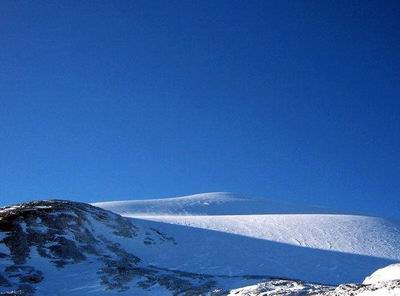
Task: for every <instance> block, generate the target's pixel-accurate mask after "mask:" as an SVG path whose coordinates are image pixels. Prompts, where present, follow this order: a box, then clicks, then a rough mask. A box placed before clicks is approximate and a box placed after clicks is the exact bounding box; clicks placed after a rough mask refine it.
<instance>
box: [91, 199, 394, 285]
mask: <svg viewBox="0 0 400 296" xmlns="http://www.w3.org/2000/svg"><path fill="white" fill-rule="evenodd" d="M96 205H97V206H100V207H103V208H105V209H108V210H111V211H115V212H117V213H120V214H122V215H123V216H126V217H131V218H134V219H135V221H137V222H135V223H145V224H146V223H150V221H153V222H152V223H153V224H152V225H154V226H153V227H155V228H157V229H161V230H162V231H163V232H166V233H170V234H171V235H172V236H173V237H175V238H176V241H177V243H178V244H177V246H176V248H174V249H173V250H172V249H169V248H165V249H163V252H162V253H157V252H155V253H154V254H152V258H153V260H154V261H155V262H157V264H159V265H160V266H167V264H169V266H170V267H173V268H177V269H179V270H185V271H190V272H200V273H208V274H229V275H242V274H257V275H266V274H267V275H272V276H278V277H285V278H296V279H301V280H307V281H313V282H321V283H329V284H339V283H345V282H359V281H362V280H363V279H364V278H365V277H366V276H367V275H368V274H371V273H372V272H373V271H375V270H376V269H377V268H381V267H383V266H386V265H389V264H391V263H394V262H397V261H400V247H399V246H400V223H399V222H397V221H391V220H387V219H383V218H376V217H366V216H357V215H343V214H338V213H335V212H334V211H330V210H327V209H322V208H318V207H314V206H313V207H304V206H301V207H300V206H299V207H297V206H296V205H293V204H281V203H278V202H272V201H269V200H261V199H255V200H253V199H251V198H246V197H243V196H239V195H235V194H229V193H209V194H199V195H192V196H187V197H178V198H169V199H155V200H143V201H142V200H138V201H121V202H108V203H97V204H96ZM137 219H141V220H143V222H140V221H139V220H137ZM144 220H146V221H144Z"/></svg>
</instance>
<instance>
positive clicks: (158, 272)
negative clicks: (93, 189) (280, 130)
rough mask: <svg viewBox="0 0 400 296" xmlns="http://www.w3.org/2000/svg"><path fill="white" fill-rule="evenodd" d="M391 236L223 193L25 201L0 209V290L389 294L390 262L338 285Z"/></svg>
mask: <svg viewBox="0 0 400 296" xmlns="http://www.w3.org/2000/svg"><path fill="white" fill-rule="evenodd" d="M399 242H400V224H399V223H398V222H397V221H392V220H387V219H383V218H376V217H366V216H357V215H354V214H351V215H350V214H345V215H344V214H339V213H335V212H330V211H329V210H327V209H320V208H318V207H296V206H295V205H287V204H279V203H276V202H270V201H264V200H255V199H250V198H246V197H243V196H239V195H234V194H228V193H211V194H200V195H194V196H188V197H179V198H170V199H156V200H145V201H121V202H107V203H98V204H94V205H89V204H85V203H78V202H72V201H63V200H51V201H37V202H29V203H24V204H20V205H15V206H9V207H5V208H1V209H0V295H44V296H47V295H68V296H71V295H72V296H73V295H86V294H90V295H100V296H103V295H114V294H115V295H121V296H123V295H139V296H141V295H143V296H148V295H214V296H215V295H293V296H294V295H300V294H301V295H321V296H322V295H325V296H334V295H336V296H342V295H358V294H359V293H370V292H373V293H375V292H376V291H381V292H382V291H384V292H385V293H386V294H382V295H397V294H388V293H397V292H398V290H397V289H398V288H399V286H400V285H399V280H400V279H399V278H397V277H393V276H391V277H387V273H388V272H387V270H389V274H391V273H392V272H391V271H392V270H394V267H396V266H397V265H391V267H387V269H383V270H386V271H384V272H382V271H377V273H375V274H373V275H372V276H371V277H373V278H374V279H376V278H379V279H381V278H383V279H385V280H384V281H380V280H368V279H366V280H365V281H364V284H345V283H349V282H350V283H351V282H354V283H360V282H362V281H363V279H364V278H365V277H367V276H369V275H370V274H371V273H373V272H374V271H375V270H377V269H379V268H383V267H385V266H388V265H390V264H394V263H396V262H399V261H400V260H399V258H400V256H399V247H398V246H399V245H400V244H399ZM396 270H397V269H396ZM382 274H383V276H382ZM368 281H369V282H368ZM338 284H342V285H340V286H338V287H336V286H335V285H338ZM360 295H364V294H360ZM365 295H375V294H365ZM377 295H380V294H377Z"/></svg>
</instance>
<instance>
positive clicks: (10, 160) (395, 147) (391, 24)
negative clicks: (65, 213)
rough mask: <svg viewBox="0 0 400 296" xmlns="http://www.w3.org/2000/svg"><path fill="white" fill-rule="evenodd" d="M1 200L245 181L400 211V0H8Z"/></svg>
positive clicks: (224, 187) (252, 188)
mask: <svg viewBox="0 0 400 296" xmlns="http://www.w3.org/2000/svg"><path fill="white" fill-rule="evenodd" d="M0 125H1V129H0V204H1V205H5V204H11V203H15V202H20V201H26V200H31V199H43V198H63V199H73V200H80V201H103V200H118V199H133V198H150V197H167V196H178V195H186V194H192V193H200V192H209V191H232V192H238V193H244V194H247V195H250V196H256V197H267V198H271V199H276V200H283V201H291V202H299V203H306V204H307V203H311V204H319V205H324V206H328V207H332V208H337V209H347V210H356V211H362V212H367V213H370V214H373V215H384V216H390V217H397V218H400V206H399V204H400V202H399V201H400V5H399V2H398V1H231V0H230V1H11V0H10V1H1V2H0Z"/></svg>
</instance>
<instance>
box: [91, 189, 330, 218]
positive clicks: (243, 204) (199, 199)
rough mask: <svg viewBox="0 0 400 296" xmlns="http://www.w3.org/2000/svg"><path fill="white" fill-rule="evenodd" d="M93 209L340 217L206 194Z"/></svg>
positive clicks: (298, 207) (234, 196) (138, 213)
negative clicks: (315, 214)
mask: <svg viewBox="0 0 400 296" xmlns="http://www.w3.org/2000/svg"><path fill="white" fill-rule="evenodd" d="M93 205H95V206H97V207H100V208H104V209H107V210H109V211H113V212H115V213H118V214H121V215H125V216H126V215H134V216H141V215H246V214H251V215H254V214H305V213H332V214H333V213H336V212H335V211H333V210H330V209H326V208H322V207H317V206H301V205H296V204H290V203H281V202H276V201H273V200H265V199H252V198H248V197H245V196H243V195H240V194H235V193H229V192H213V193H202V194H195V195H189V196H182V197H174V198H163V199H147V200H124V201H110V202H99V203H94V204H93Z"/></svg>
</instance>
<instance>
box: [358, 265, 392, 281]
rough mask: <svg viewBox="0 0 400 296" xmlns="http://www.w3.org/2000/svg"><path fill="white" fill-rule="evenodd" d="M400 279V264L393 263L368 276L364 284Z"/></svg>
mask: <svg viewBox="0 0 400 296" xmlns="http://www.w3.org/2000/svg"><path fill="white" fill-rule="evenodd" d="M394 280H398V281H400V264H392V265H389V266H387V267H384V268H381V269H378V270H377V271H375V272H374V273H373V274H371V275H370V276H369V277H367V278H366V279H365V280H364V282H363V284H366V285H370V284H375V283H378V282H384V281H394Z"/></svg>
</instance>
